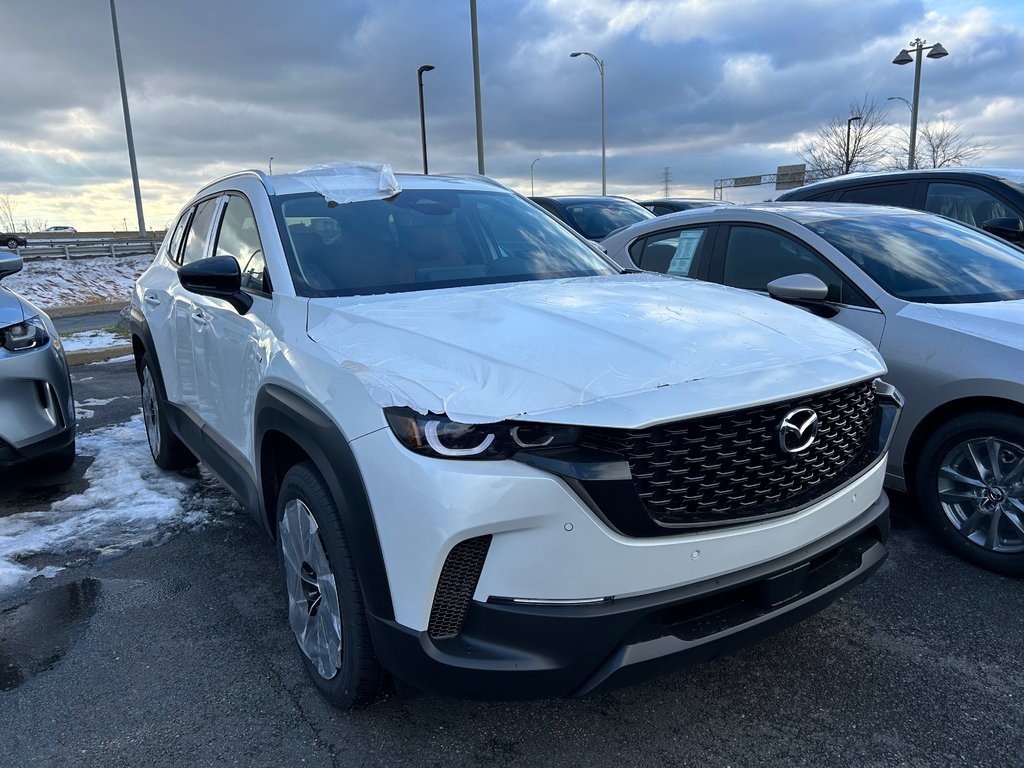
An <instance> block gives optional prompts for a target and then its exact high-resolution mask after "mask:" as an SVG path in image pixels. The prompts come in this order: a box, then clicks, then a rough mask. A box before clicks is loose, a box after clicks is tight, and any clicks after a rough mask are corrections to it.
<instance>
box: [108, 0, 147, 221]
mask: <svg viewBox="0 0 1024 768" xmlns="http://www.w3.org/2000/svg"><path fill="white" fill-rule="evenodd" d="M110 25H111V26H112V27H113V28H114V55H115V56H116V57H117V77H118V79H119V80H120V82H121V107H122V108H123V109H124V132H125V136H127V137H128V164H129V165H130V166H131V168H132V187H133V188H134V190H135V213H136V214H137V215H138V217H139V237H145V236H146V221H145V218H144V217H143V215H142V190H141V189H139V166H138V164H137V163H136V162H135V140H134V139H133V138H132V116H131V113H130V112H129V111H128V90H127V89H126V88H125V85H124V64H123V62H122V61H121V36H120V35H118V33H117V11H115V10H114V0H110Z"/></svg>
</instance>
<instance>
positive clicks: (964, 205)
mask: <svg viewBox="0 0 1024 768" xmlns="http://www.w3.org/2000/svg"><path fill="white" fill-rule="evenodd" d="M924 209H925V210H926V211H930V212H931V213H937V214H939V215H941V216H948V217H949V218H951V219H956V220H957V221H962V222H963V223H964V224H970V225H972V226H976V227H980V226H981V225H982V224H984V223H985V222H986V221H991V220H992V219H1002V218H1010V217H1016V214H1015V213H1014V212H1013V211H1012V210H1010V208H1009V207H1008V206H1006V205H1004V204H1003V203H1002V202H1000V201H999V200H998V199H996V198H995V197H993V196H992V195H990V194H989V193H988V192H986V191H985V190H983V189H978V188H977V187H972V186H969V185H967V184H948V183H943V184H937V183H935V184H929V185H928V197H927V199H926V200H925V204H924Z"/></svg>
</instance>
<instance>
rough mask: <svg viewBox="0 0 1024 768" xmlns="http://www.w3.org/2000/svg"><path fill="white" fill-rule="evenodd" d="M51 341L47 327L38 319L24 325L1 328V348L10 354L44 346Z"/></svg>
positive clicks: (27, 321) (31, 319) (32, 318)
mask: <svg viewBox="0 0 1024 768" xmlns="http://www.w3.org/2000/svg"><path fill="white" fill-rule="evenodd" d="M49 340H50V335H49V334H48V333H47V332H46V326H45V325H43V321H42V320H41V319H40V318H39V317H38V316H36V317H30V318H29V319H28V320H26V321H25V322H23V323H18V324H17V325H9V326H7V327H6V328H0V346H3V348H4V349H6V350H8V351H10V352H23V351H24V350H26V349H35V348H36V347H41V346H43V345H44V344H45V343H46V342H48V341H49Z"/></svg>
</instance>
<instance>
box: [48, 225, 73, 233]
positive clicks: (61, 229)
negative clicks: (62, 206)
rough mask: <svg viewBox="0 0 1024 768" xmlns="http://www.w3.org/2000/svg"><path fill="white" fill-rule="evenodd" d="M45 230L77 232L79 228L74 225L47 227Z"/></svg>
mask: <svg viewBox="0 0 1024 768" xmlns="http://www.w3.org/2000/svg"><path fill="white" fill-rule="evenodd" d="M43 231H44V232H77V231H78V230H77V229H75V228H74V227H61V226H57V227H47V228H46V229H45V230H43Z"/></svg>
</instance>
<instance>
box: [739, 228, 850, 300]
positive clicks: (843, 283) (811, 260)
mask: <svg viewBox="0 0 1024 768" xmlns="http://www.w3.org/2000/svg"><path fill="white" fill-rule="evenodd" d="M724 267H725V271H724V276H723V282H724V283H725V284H726V285H731V286H732V287H734V288H746V289H747V290H752V291H767V290H768V283H770V282H771V281H772V280H775V279H776V278H779V277H785V276H786V275H796V274H801V273H807V274H811V275H814V276H815V277H817V278H820V279H821V281H822V282H824V283H825V285H827V286H828V296H827V297H826V298H827V300H828V301H832V302H837V303H842V304H850V305H853V306H868V302H867V300H866V299H865V298H864V297H863V296H862V295H861V293H860V291H858V290H857V289H856V288H854V287H853V285H852V284H851V283H850V282H849V281H847V280H845V279H844V278H843V276H842V275H841V274H839V272H838V271H837V270H836V268H835V267H833V266H832V265H831V264H829V263H828V262H826V261H825V260H824V259H823V258H821V256H819V255H818V254H817V253H815V252H814V251H812V250H810V249H809V248H807V247H806V246H804V245H802V244H800V243H798V242H797V241H796V240H793V239H792V238H790V237H788V236H786V235H784V234H782V233H781V232H776V231H773V230H770V229H764V228H761V227H744V226H735V225H734V226H732V227H731V228H730V230H729V242H728V245H727V246H726V249H725V265H724Z"/></svg>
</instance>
